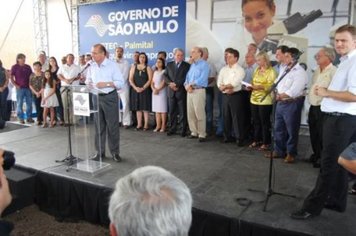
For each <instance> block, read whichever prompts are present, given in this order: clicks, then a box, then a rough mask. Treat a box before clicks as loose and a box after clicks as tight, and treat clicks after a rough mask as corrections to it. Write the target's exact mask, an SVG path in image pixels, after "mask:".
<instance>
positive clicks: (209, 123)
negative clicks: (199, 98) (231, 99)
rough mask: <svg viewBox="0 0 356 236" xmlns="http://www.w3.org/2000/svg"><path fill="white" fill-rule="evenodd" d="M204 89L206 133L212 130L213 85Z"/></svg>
mask: <svg viewBox="0 0 356 236" xmlns="http://www.w3.org/2000/svg"><path fill="white" fill-rule="evenodd" d="M205 91H206V105H205V112H206V132H207V133H208V134H210V133H211V131H212V130H213V121H214V87H207V88H206V89H205Z"/></svg>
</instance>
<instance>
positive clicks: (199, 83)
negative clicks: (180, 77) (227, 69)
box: [184, 47, 209, 142]
mask: <svg viewBox="0 0 356 236" xmlns="http://www.w3.org/2000/svg"><path fill="white" fill-rule="evenodd" d="M202 56H203V50H202V49H201V48H199V47H194V48H193V49H192V51H191V59H192V65H191V66H190V69H189V71H188V74H187V77H186V80H185V83H184V87H185V90H187V113H188V124H189V129H190V131H191V134H190V135H189V138H199V142H204V141H205V139H206V113H205V100H206V93H205V88H206V87H207V86H208V77H209V64H208V63H207V62H206V61H205V60H203V59H202Z"/></svg>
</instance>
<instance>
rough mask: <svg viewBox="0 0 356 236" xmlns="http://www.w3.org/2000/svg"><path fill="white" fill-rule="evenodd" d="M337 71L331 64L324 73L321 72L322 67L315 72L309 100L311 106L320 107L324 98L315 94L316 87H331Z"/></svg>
mask: <svg viewBox="0 0 356 236" xmlns="http://www.w3.org/2000/svg"><path fill="white" fill-rule="evenodd" d="M336 69H337V68H336V67H335V66H334V65H333V64H331V63H330V64H329V65H328V66H327V67H326V68H325V69H324V70H323V71H320V67H318V68H317V69H316V70H315V72H314V74H313V78H312V84H311V86H310V89H309V94H308V100H309V103H310V105H312V106H320V103H321V100H322V99H323V97H321V96H318V95H316V94H315V87H316V86H319V87H323V88H327V87H329V84H330V82H331V79H332V78H333V76H334V74H335V72H336Z"/></svg>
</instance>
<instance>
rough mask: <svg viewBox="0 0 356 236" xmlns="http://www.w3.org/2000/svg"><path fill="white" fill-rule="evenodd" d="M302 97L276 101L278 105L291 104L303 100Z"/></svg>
mask: <svg viewBox="0 0 356 236" xmlns="http://www.w3.org/2000/svg"><path fill="white" fill-rule="evenodd" d="M303 98H304V96H299V97H296V98H291V99H286V100H281V101H278V102H280V103H291V102H296V101H298V100H300V99H303Z"/></svg>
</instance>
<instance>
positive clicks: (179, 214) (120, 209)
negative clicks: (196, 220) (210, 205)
mask: <svg viewBox="0 0 356 236" xmlns="http://www.w3.org/2000/svg"><path fill="white" fill-rule="evenodd" d="M191 208H192V196H191V193H190V190H189V189H188V187H187V185H186V184H185V183H184V182H183V181H181V180H180V179H178V178H177V177H175V176H174V175H173V174H172V173H170V172H168V171H167V170H165V169H163V168H161V167H157V166H145V167H141V168H138V169H136V170H134V171H133V172H132V173H130V174H128V175H126V176H124V177H123V178H121V179H119V180H118V181H117V182H116V186H115V191H114V193H113V194H112V196H111V199H110V204H109V217H110V221H111V223H112V224H113V225H114V226H115V228H116V230H117V233H118V234H119V235H120V236H132V235H135V236H157V235H160V236H186V235H188V231H189V228H190V225H191V222H192V209H191Z"/></svg>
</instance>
